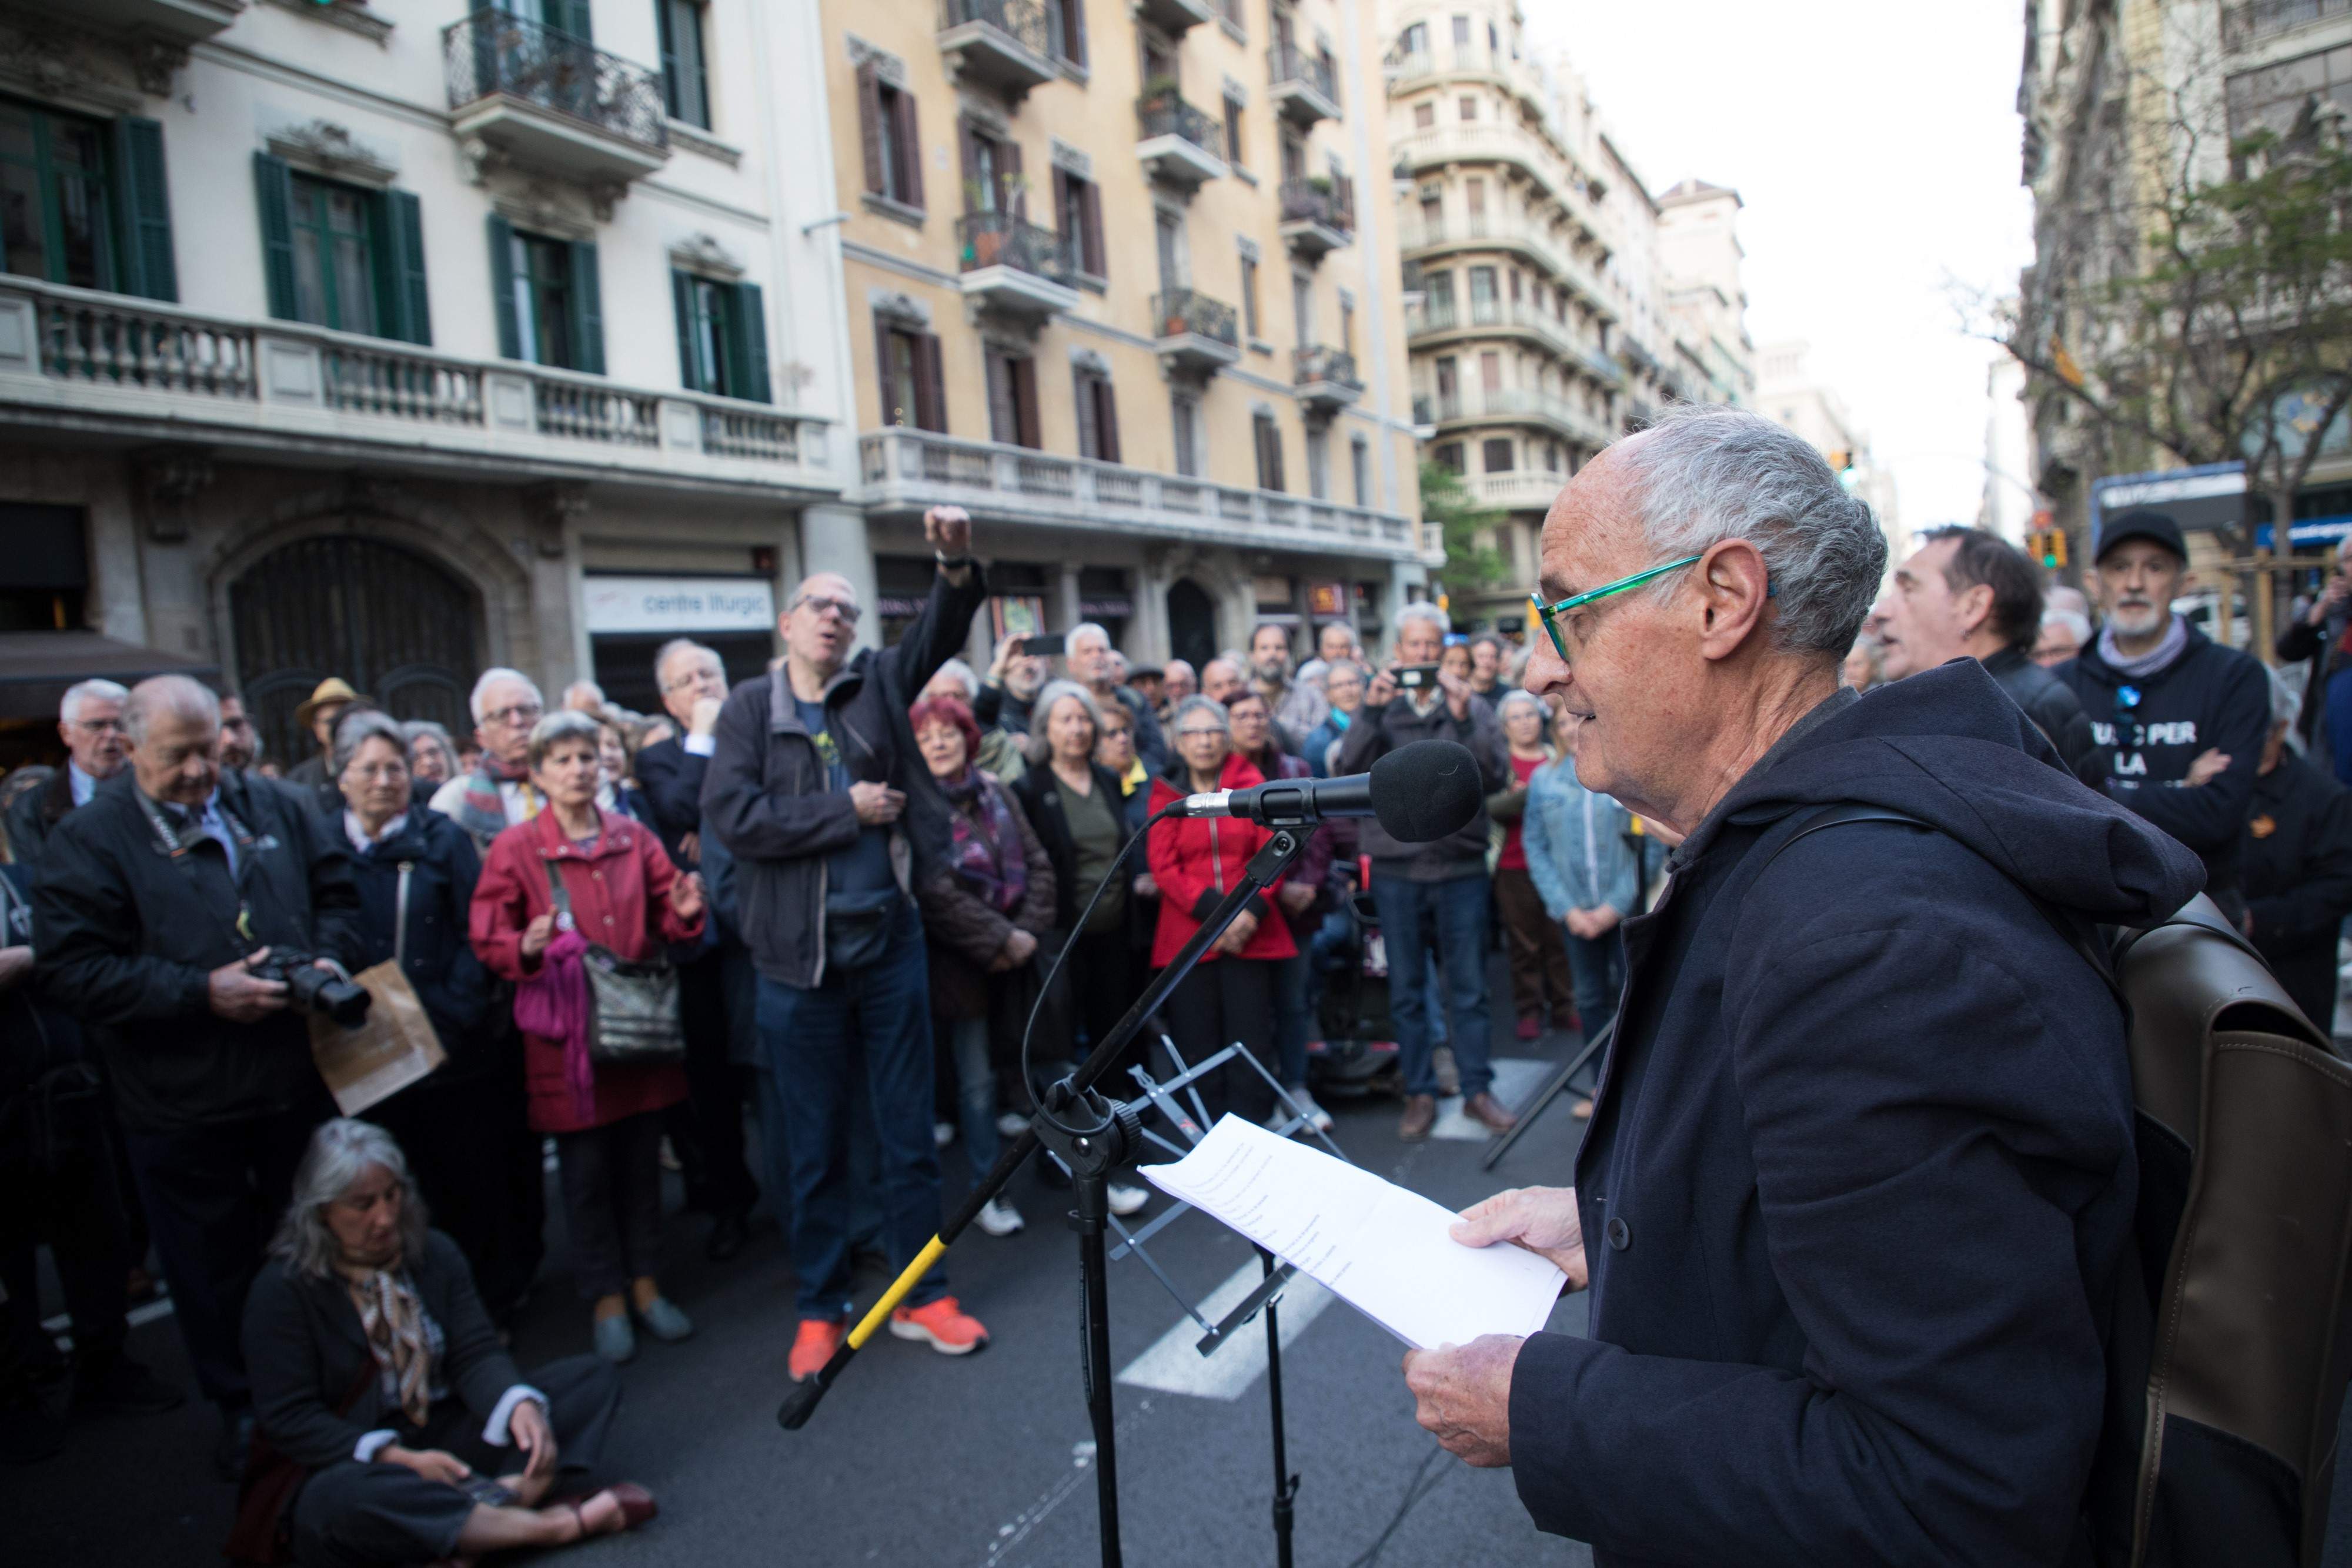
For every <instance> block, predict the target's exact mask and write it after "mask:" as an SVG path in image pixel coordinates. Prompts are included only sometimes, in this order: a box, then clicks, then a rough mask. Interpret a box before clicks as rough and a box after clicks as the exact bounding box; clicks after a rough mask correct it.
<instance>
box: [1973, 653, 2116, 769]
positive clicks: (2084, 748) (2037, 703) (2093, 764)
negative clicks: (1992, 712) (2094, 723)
mask: <svg viewBox="0 0 2352 1568" xmlns="http://www.w3.org/2000/svg"><path fill="white" fill-rule="evenodd" d="M1984 667H1985V674H1988V675H1990V676H1991V677H1992V678H1993V684H1994V685H1998V686H1999V687H2000V689H2001V690H2002V691H2005V692H2007V693H2008V694H2009V700H2010V701H2011V702H2013V703H2015V704H2016V705H2017V706H2020V707H2021V708H2023V709H2024V710H2025V716H2026V717H2028V718H2030V719H2032V721H2033V723H2034V726H2035V727H2037V728H2039V729H2040V730H2041V731H2042V734H2043V735H2045V736H2048V737H2050V744H2051V745H2052V746H2053V747H2056V748H2057V750H2058V755H2059V757H2060V758H2061V759H2063V761H2064V762H2065V764H2066V771H2068V772H2069V773H2072V774H2073V775H2074V777H2075V778H2077V779H2081V780H2082V781H2083V782H2084V783H2085V784H2088V785H2089V786H2090V787H2091V788H2092V789H2097V788H2099V780H2100V779H2102V778H2104V777H2105V773H2106V767H2107V759H2106V758H2105V756H2103V755H2102V754H2101V753H2100V751H2099V743H2098V740H2097V738H2096V737H2094V736H2093V735H2092V733H2091V717H2090V716H2089V715H2088V714H2086V713H2084V711H2083V703H2082V699H2081V698H2079V697H2077V696H2076V695H2074V687H2072V686H2070V685H2067V684H2066V683H2065V682H2063V681H2062V680H2060V679H2059V678H2058V677H2057V676H2055V675H2053V674H2051V673H2050V672H2049V671H2047V670H2045V669H2043V668H2042V666H2041V665H2039V664H2035V663H2034V662H2033V661H2032V660H2031V659H2029V658H2027V657H2026V656H2025V654H2024V653H2022V652H2021V650H2019V649H2016V648H2003V649H2002V650H2001V651H2000V653H1995V654H1994V655H1993V656H1992V657H1991V658H1990V659H1987V660H1986V661H1985V662H1984Z"/></svg>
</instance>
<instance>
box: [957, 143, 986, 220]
mask: <svg viewBox="0 0 2352 1568" xmlns="http://www.w3.org/2000/svg"><path fill="white" fill-rule="evenodd" d="M977 140H978V139H977V138H976V137H975V136H974V135H973V133H972V129H971V120H957V121H956V156H957V157H958V158H959V159H960V160H961V168H962V170H963V210H964V211H965V213H967V214H971V213H976V212H979V211H980V210H981V204H980V174H979V169H980V149H979V148H978V147H976V146H974V145H973V143H974V142H975V141H977Z"/></svg>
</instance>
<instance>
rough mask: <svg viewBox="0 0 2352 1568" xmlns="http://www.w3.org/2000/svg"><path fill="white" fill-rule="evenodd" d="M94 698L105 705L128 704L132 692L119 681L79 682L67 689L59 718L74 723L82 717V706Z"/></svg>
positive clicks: (60, 704)
mask: <svg viewBox="0 0 2352 1568" xmlns="http://www.w3.org/2000/svg"><path fill="white" fill-rule="evenodd" d="M93 697H94V698H96V699H97V700H98V701H100V702H105V703H127V702H129V701H130V700H131V690H130V688H129V687H127V686H125V685H122V684H121V683H120V682H118V681H100V680H89V681H78V682H76V683H75V684H74V685H69V686H68V687H67V688H66V695H65V697H64V698H63V700H61V701H60V702H59V703H58V717H59V718H61V719H63V720H65V722H66V723H68V724H71V723H73V722H74V721H75V720H76V719H78V718H79V717H80V716H81V705H82V704H84V703H86V702H89V700H90V699H92V698H93Z"/></svg>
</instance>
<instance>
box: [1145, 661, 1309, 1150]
mask: <svg viewBox="0 0 2352 1568" xmlns="http://www.w3.org/2000/svg"><path fill="white" fill-rule="evenodd" d="M1171 722H1172V725H1173V727H1174V729H1175V737H1176V758H1175V760H1174V761H1172V762H1171V764H1170V765H1169V768H1168V771H1167V772H1166V773H1165V774H1163V775H1162V776H1160V778H1158V779H1153V780H1152V783H1151V810H1153V811H1155V812H1157V811H1159V810H1160V809H1161V808H1163V807H1165V806H1167V805H1168V804H1169V803H1170V802H1171V801H1173V800H1179V799H1181V797H1183V796H1185V795H1188V794H1205V793H1207V792H1209V791H1211V790H1214V789H1248V788H1250V787H1251V786H1252V785H1255V784H1262V783H1264V782H1265V779H1264V777H1263V776H1262V775H1261V774H1260V773H1259V772H1258V770H1257V769H1256V768H1252V767H1251V766H1250V765H1249V764H1248V763H1246V762H1244V761H1243V760H1242V758H1240V757H1239V756H1238V755H1237V754H1236V753H1235V752H1234V736H1233V725H1232V721H1231V720H1230V718H1229V717H1228V716H1227V715H1226V713H1225V709H1224V706H1223V704H1221V703H1215V702H1212V701H1210V700H1209V699H1208V698H1207V697H1187V698H1186V699H1185V700H1184V701H1183V703H1182V704H1181V705H1180V706H1178V707H1177V709H1176V712H1175V715H1174V717H1173V719H1172V721H1171ZM1269 836H1270V835H1269V834H1268V833H1267V831H1266V830H1265V829H1264V828H1261V827H1259V826H1258V825H1257V824H1256V823H1255V822H1251V821H1244V820H1243V819H1241V818H1238V817H1180V818H1172V819H1171V820H1169V821H1164V822H1159V823H1155V824H1154V825H1153V827H1152V829H1151V839H1150V843H1149V845H1148V846H1147V850H1148V852H1149V853H1150V859H1151V875H1152V878H1153V880H1154V881H1155V882H1157V883H1159V885H1160V927H1159V930H1158V931H1157V932H1156V933H1155V934H1154V936H1153V937H1152V943H1151V962H1152V966H1153V967H1155V968H1157V967H1166V965H1167V964H1168V962H1169V961H1170V960H1171V959H1172V958H1174V957H1175V956H1176V952H1177V949H1179V948H1181V946H1184V944H1185V943H1186V942H1188V941H1190V940H1191V939H1192V934H1193V933H1194V932H1195V931H1198V930H1199V929H1200V928H1201V922H1202V920H1203V919H1205V918H1206V917H1207V916H1208V915H1209V912H1210V911H1212V910H1213V909H1215V908H1216V907H1217V905H1218V904H1221V903H1223V901H1224V897H1225V894H1227V893H1228V892H1229V891H1230V890H1232V889H1233V888H1234V886H1236V885H1237V884H1238V883H1240V882H1241V880H1242V877H1243V873H1244V872H1245V871H1246V870H1247V869H1248V866H1249V860H1250V857H1251V856H1252V855H1254V854H1255V853H1257V852H1258V851H1259V849H1261V848H1262V847H1264V845H1265V841H1266V839H1267V838H1268V837H1269ZM1281 888H1282V883H1278V882H1277V883H1275V884H1274V886H1273V887H1272V888H1269V889H1268V890H1267V892H1266V894H1265V895H1261V896H1260V897H1257V898H1254V899H1252V900H1251V901H1250V904H1249V906H1248V907H1247V908H1245V909H1244V910H1243V911H1242V912H1241V914H1239V915H1235V916H1234V923H1233V924H1232V925H1228V926H1227V927H1225V933H1224V935H1223V936H1220V937H1219V938H1217V940H1216V942H1215V944H1214V945H1213V946H1211V947H1210V948H1209V950H1208V951H1207V952H1205V953H1203V954H1202V955H1201V962H1200V965H1199V966H1198V967H1196V968H1194V969H1193V971H1192V973H1191V974H1190V975H1187V976H1186V977H1184V980H1183V983H1182V984H1181V985H1179V986H1178V987H1177V988H1176V989H1175V991H1174V992H1173V993H1171V995H1170V997H1169V998H1168V1002H1167V1006H1166V1008H1165V1009H1164V1016H1165V1017H1166V1018H1167V1019H1168V1031H1169V1033H1170V1035H1171V1037H1172V1038H1173V1039H1174V1040H1175V1041H1176V1049H1177V1050H1179V1051H1182V1052H1183V1054H1184V1060H1185V1061H1186V1062H1188V1063H1197V1062H1200V1061H1203V1060H1205V1059H1206V1058H1208V1057H1209V1056H1211V1055H1213V1054H1214V1053H1215V1052H1217V1051H1222V1050H1223V1049H1224V1048H1225V1047H1226V1046H1228V1045H1231V1044H1233V1043H1234V1041H1235V1040H1239V1041H1240V1042H1241V1043H1242V1044H1243V1045H1244V1046H1247V1047H1248V1048H1249V1052H1250V1054H1251V1055H1252V1056H1254V1057H1255V1058H1256V1059H1257V1060H1258V1061H1260V1062H1261V1063H1263V1064H1265V1066H1266V1068H1267V1070H1268V1071H1272V1070H1273V1068H1274V1059H1273V1057H1272V1055H1271V1054H1270V1048H1271V1047H1272V1045H1273V1043H1274V1022H1275V978H1276V971H1277V969H1278V968H1279V967H1280V966H1281V963H1282V961H1283V960H1284V959H1286V958H1288V957H1291V956H1295V955H1296V954H1297V951H1298V947H1297V944H1296V943H1294V942H1293V941H1292V940H1291V937H1290V926H1289V924H1288V923H1287V922H1286V921H1283V920H1281V919H1278V918H1276V916H1275V913H1274V905H1273V904H1270V903H1269V902H1268V899H1269V898H1279V897H1280V895H1281ZM1154 1065H1155V1066H1157V1065H1158V1064H1157V1063H1155V1064H1154ZM1201 1094H1202V1101H1203V1102H1204V1103H1206V1104H1207V1106H1208V1110H1209V1114H1210V1116H1211V1117H1216V1116H1220V1115H1223V1113H1225V1112H1227V1111H1232V1112H1233V1113H1235V1114H1236V1115H1244V1116H1248V1117H1250V1118H1252V1119H1253V1120H1263V1119H1264V1118H1265V1116H1266V1114H1267V1113H1269V1112H1271V1111H1272V1109H1273V1108H1274V1091H1273V1090H1272V1089H1270V1088H1269V1087H1267V1084H1266V1081H1265V1079H1264V1078H1262V1077H1260V1076H1259V1075H1258V1074H1257V1073H1255V1071H1251V1070H1250V1069H1249V1068H1248V1067H1247V1066H1245V1065H1244V1064H1243V1063H1241V1062H1238V1061H1235V1062H1228V1063H1227V1064H1226V1065H1225V1067H1224V1068H1223V1070H1221V1071H1219V1072H1218V1073H1217V1074H1216V1075H1215V1076H1213V1077H1211V1078H1206V1079H1203V1080H1202V1082H1201Z"/></svg>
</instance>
